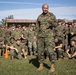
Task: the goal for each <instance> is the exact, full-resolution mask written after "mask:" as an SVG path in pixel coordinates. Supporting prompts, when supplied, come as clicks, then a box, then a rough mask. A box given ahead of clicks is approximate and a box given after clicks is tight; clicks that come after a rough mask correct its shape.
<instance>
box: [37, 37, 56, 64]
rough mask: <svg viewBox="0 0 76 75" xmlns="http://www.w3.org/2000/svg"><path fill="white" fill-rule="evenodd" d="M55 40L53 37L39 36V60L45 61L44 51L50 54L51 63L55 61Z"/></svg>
mask: <svg viewBox="0 0 76 75" xmlns="http://www.w3.org/2000/svg"><path fill="white" fill-rule="evenodd" d="M54 47H55V44H54V41H53V40H52V39H51V38H49V37H48V38H43V37H38V41H37V48H38V59H39V62H40V63H42V62H44V52H46V54H47V55H48V57H49V59H50V61H51V63H55V52H54Z"/></svg>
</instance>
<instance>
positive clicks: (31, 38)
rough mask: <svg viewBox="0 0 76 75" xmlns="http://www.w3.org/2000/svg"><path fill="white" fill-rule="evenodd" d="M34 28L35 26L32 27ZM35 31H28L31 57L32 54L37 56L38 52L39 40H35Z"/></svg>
mask: <svg viewBox="0 0 76 75" xmlns="http://www.w3.org/2000/svg"><path fill="white" fill-rule="evenodd" d="M31 27H33V26H31ZM34 37H36V36H35V31H34V30H29V31H28V47H29V52H30V55H32V54H34V55H35V54H36V51H37V39H36V38H35V39H34Z"/></svg>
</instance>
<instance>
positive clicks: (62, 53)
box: [56, 48, 64, 59]
mask: <svg viewBox="0 0 76 75" xmlns="http://www.w3.org/2000/svg"><path fill="white" fill-rule="evenodd" d="M56 54H57V59H58V58H62V57H64V50H63V49H61V48H58V49H57V50H56Z"/></svg>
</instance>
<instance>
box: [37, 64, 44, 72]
mask: <svg viewBox="0 0 76 75" xmlns="http://www.w3.org/2000/svg"><path fill="white" fill-rule="evenodd" d="M43 69H44V67H43V63H40V66H39V68H38V69H37V71H42V70H43Z"/></svg>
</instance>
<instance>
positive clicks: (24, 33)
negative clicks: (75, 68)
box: [0, 4, 76, 72]
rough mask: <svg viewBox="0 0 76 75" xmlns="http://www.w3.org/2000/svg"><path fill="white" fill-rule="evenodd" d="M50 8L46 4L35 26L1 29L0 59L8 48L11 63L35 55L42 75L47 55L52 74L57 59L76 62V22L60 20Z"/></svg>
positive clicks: (13, 26)
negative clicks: (13, 60)
mask: <svg viewBox="0 0 76 75" xmlns="http://www.w3.org/2000/svg"><path fill="white" fill-rule="evenodd" d="M48 8H49V6H48V5H47V4H44V5H43V6H42V10H43V13H42V14H41V15H39V17H38V19H37V23H36V24H30V25H29V26H28V27H26V26H21V25H17V26H15V25H11V27H5V26H2V27H0V56H4V54H5V49H6V48H7V49H8V51H9V56H10V58H11V59H14V58H17V59H22V58H25V59H26V58H27V56H28V55H30V56H32V55H35V56H37V57H38V59H39V62H40V66H39V68H38V71H40V70H42V69H43V60H44V55H45V56H46V57H45V58H49V59H50V60H51V62H52V65H51V68H50V71H49V72H54V71H55V68H54V63H55V59H57V60H60V59H63V58H69V59H72V58H76V20H73V22H65V20H62V19H58V20H57V19H56V18H55V16H54V14H52V13H50V12H48ZM49 19H50V20H49Z"/></svg>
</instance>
